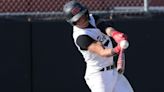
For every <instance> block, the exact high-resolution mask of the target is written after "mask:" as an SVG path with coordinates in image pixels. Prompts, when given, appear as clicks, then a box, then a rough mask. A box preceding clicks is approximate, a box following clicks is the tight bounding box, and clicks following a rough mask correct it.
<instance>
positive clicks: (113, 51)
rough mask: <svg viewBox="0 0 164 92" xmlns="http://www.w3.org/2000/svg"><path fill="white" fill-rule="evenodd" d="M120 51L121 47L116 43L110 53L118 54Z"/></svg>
mask: <svg viewBox="0 0 164 92" xmlns="http://www.w3.org/2000/svg"><path fill="white" fill-rule="evenodd" d="M120 51H121V47H120V46H119V45H117V46H116V47H115V48H113V49H112V53H114V54H119V53H120Z"/></svg>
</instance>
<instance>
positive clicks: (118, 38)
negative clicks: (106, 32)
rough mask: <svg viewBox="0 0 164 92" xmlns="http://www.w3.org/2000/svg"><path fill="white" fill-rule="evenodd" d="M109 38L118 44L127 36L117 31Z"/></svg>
mask: <svg viewBox="0 0 164 92" xmlns="http://www.w3.org/2000/svg"><path fill="white" fill-rule="evenodd" d="M111 36H112V38H113V39H114V40H115V41H116V43H120V41H122V40H127V36H126V35H125V34H124V33H121V32H118V31H113V32H112V34H111Z"/></svg>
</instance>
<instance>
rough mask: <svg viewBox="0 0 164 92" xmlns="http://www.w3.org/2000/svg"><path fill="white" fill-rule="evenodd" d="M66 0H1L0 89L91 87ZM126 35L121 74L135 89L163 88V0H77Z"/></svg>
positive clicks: (77, 90) (39, 91)
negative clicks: (66, 13)
mask: <svg viewBox="0 0 164 92" xmlns="http://www.w3.org/2000/svg"><path fill="white" fill-rule="evenodd" d="M68 1H70V0H0V92H90V90H89V88H88V87H87V85H86V83H85V81H84V78H83V76H84V73H85V63H84V61H83V57H82V56H81V54H80V53H79V52H78V51H77V49H76V47H75V45H74V43H73V40H72V27H71V25H70V24H68V23H67V22H66V21H65V20H64V19H65V17H64V15H63V13H62V9H63V5H64V4H65V3H66V2H68ZM77 1H79V2H80V3H82V4H84V5H86V6H87V8H88V9H89V11H90V13H93V14H96V15H98V16H100V17H102V18H103V19H104V20H105V21H106V22H109V23H111V22H112V23H113V26H114V27H115V28H116V29H118V30H119V31H122V32H124V33H126V34H127V35H128V38H129V41H130V47H129V48H128V50H127V52H126V71H125V76H126V77H127V78H128V79H129V81H130V83H131V84H132V87H133V88H134V90H135V92H162V90H163V83H164V79H163V77H164V71H163V65H164V60H163V52H164V41H163V39H164V36H163V34H164V0H77Z"/></svg>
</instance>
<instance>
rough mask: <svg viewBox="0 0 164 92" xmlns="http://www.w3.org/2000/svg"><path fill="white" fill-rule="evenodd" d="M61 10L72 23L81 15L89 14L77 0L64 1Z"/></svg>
mask: <svg viewBox="0 0 164 92" xmlns="http://www.w3.org/2000/svg"><path fill="white" fill-rule="evenodd" d="M63 12H64V14H65V16H66V20H67V22H69V23H71V24H73V25H74V23H75V22H76V21H77V20H78V19H79V18H80V17H81V16H82V15H85V14H87V15H89V14H88V9H87V8H86V7H84V6H83V5H81V4H80V3H78V2H77V1H70V2H68V3H66V4H65V5H64V7H63Z"/></svg>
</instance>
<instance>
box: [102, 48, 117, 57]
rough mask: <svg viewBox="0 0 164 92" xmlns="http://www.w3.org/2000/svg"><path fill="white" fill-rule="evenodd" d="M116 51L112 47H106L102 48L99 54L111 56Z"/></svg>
mask: <svg viewBox="0 0 164 92" xmlns="http://www.w3.org/2000/svg"><path fill="white" fill-rule="evenodd" d="M115 54H116V53H115V52H114V50H113V49H111V48H107V49H103V50H101V51H100V53H99V55H100V56H102V57H110V56H113V55H115Z"/></svg>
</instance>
